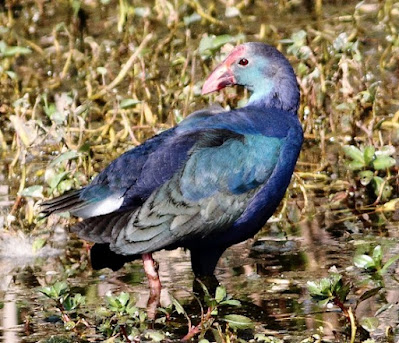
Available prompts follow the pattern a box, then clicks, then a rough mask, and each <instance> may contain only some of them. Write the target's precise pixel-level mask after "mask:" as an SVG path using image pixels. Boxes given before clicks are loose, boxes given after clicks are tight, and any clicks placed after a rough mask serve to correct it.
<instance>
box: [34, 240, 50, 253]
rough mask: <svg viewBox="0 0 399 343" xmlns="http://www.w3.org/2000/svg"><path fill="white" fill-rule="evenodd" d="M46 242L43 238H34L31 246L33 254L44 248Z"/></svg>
mask: <svg viewBox="0 0 399 343" xmlns="http://www.w3.org/2000/svg"><path fill="white" fill-rule="evenodd" d="M46 242H47V240H46V239H45V238H41V237H38V238H36V239H35V240H34V241H33V244H32V251H33V252H34V253H36V252H38V251H39V250H40V249H41V248H43V247H44V245H45V244H46Z"/></svg>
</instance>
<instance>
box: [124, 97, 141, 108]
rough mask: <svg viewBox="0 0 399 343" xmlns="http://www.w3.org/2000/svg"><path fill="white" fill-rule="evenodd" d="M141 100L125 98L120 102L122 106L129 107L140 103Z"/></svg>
mask: <svg viewBox="0 0 399 343" xmlns="http://www.w3.org/2000/svg"><path fill="white" fill-rule="evenodd" d="M140 102H141V101H140V100H136V99H123V100H122V101H121V103H120V108H123V109H124V108H129V107H133V106H135V105H137V104H139V103H140Z"/></svg>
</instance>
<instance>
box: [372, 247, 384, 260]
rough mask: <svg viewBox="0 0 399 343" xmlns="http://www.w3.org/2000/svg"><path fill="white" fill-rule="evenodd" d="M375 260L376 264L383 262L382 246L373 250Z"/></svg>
mask: <svg viewBox="0 0 399 343" xmlns="http://www.w3.org/2000/svg"><path fill="white" fill-rule="evenodd" d="M373 260H374V262H381V260H382V249H381V245H377V246H376V247H375V248H374V250H373Z"/></svg>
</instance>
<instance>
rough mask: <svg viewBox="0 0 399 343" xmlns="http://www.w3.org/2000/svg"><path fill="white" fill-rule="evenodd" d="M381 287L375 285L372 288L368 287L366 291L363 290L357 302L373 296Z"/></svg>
mask: <svg viewBox="0 0 399 343" xmlns="http://www.w3.org/2000/svg"><path fill="white" fill-rule="evenodd" d="M381 289H382V287H381V286H380V287H375V288H373V289H369V290H368V291H366V292H364V293H363V294H362V295H361V296H360V298H359V302H361V301H364V300H367V299H369V298H371V297H373V296H374V295H376V294H378V292H379V291H380V290H381Z"/></svg>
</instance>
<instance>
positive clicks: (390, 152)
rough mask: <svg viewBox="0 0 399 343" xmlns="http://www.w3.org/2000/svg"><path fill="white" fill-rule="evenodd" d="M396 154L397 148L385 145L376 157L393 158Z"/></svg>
mask: <svg viewBox="0 0 399 343" xmlns="http://www.w3.org/2000/svg"><path fill="white" fill-rule="evenodd" d="M395 152H396V148H395V147H394V146H393V145H384V146H383V147H382V148H381V149H380V150H378V151H377V152H376V155H377V156H381V155H385V156H392V155H393V154H395Z"/></svg>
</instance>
